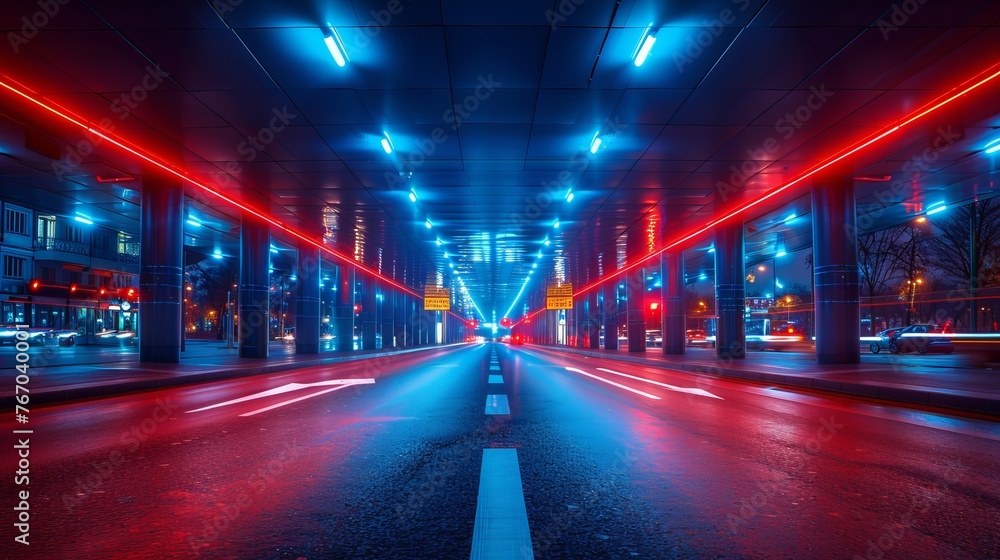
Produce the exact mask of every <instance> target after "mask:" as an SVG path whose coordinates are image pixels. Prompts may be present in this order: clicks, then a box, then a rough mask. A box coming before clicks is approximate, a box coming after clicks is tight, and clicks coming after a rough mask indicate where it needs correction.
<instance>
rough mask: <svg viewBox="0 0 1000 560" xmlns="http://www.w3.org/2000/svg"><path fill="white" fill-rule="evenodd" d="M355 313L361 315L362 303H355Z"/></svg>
mask: <svg viewBox="0 0 1000 560" xmlns="http://www.w3.org/2000/svg"><path fill="white" fill-rule="evenodd" d="M354 312H355V313H361V304H360V303H355V304H354Z"/></svg>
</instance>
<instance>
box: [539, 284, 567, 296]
mask: <svg viewBox="0 0 1000 560" xmlns="http://www.w3.org/2000/svg"><path fill="white" fill-rule="evenodd" d="M545 295H546V297H550V298H551V297H572V296H573V284H563V285H562V286H549V287H548V288H547V289H546V290H545Z"/></svg>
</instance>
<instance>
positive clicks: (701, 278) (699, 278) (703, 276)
mask: <svg viewBox="0 0 1000 560" xmlns="http://www.w3.org/2000/svg"><path fill="white" fill-rule="evenodd" d="M698 280H708V275H707V274H705V273H704V272H702V273H701V274H699V275H698Z"/></svg>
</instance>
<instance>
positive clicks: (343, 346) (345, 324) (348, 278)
mask: <svg viewBox="0 0 1000 560" xmlns="http://www.w3.org/2000/svg"><path fill="white" fill-rule="evenodd" d="M354 289H355V285H354V267H353V266H351V265H349V264H339V265H337V300H336V303H335V305H334V308H333V312H334V318H333V321H334V323H335V325H334V336H335V337H336V341H337V344H336V346H337V351H338V352H350V351H352V350H354Z"/></svg>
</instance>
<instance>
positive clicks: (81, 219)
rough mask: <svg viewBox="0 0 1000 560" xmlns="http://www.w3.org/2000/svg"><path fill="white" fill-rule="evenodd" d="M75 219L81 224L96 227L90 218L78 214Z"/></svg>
mask: <svg viewBox="0 0 1000 560" xmlns="http://www.w3.org/2000/svg"><path fill="white" fill-rule="evenodd" d="M73 219H74V220H76V221H78V222H80V223H81V224H87V225H88V226H92V225H94V220H91V219H90V216H85V215H83V214H77V215H76V216H73Z"/></svg>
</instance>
